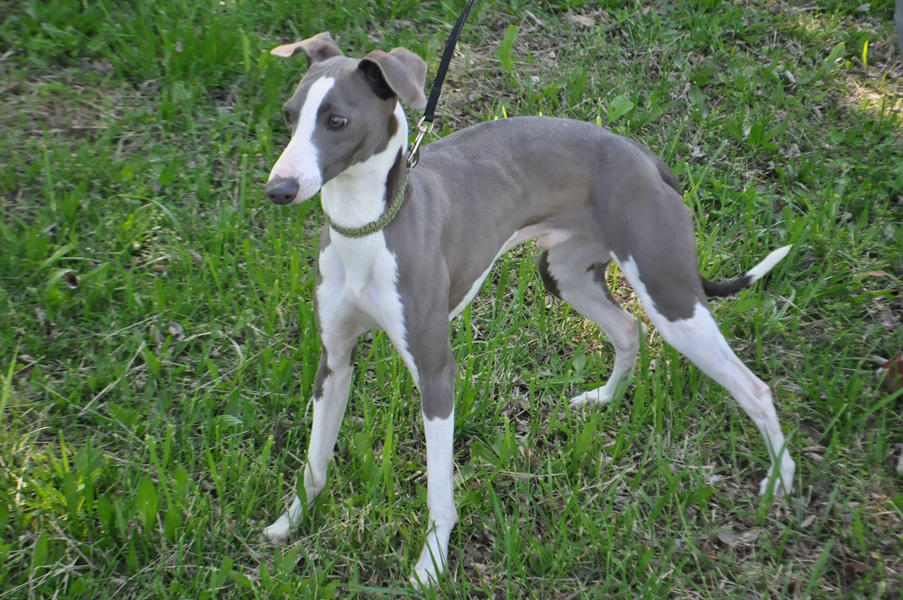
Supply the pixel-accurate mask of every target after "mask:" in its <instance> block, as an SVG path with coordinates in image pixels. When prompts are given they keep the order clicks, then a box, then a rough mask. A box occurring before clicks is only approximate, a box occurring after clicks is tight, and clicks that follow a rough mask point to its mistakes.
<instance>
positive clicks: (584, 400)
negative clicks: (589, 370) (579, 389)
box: [570, 387, 614, 408]
mask: <svg viewBox="0 0 903 600" xmlns="http://www.w3.org/2000/svg"><path fill="white" fill-rule="evenodd" d="M613 399H614V394H613V393H612V392H611V391H610V390H606V389H605V388H604V387H603V388H599V389H597V390H592V391H589V392H583V393H582V394H580V395H579V396H574V397H573V398H571V403H570V406H571V408H579V407H581V406H586V405H589V404H601V405H603V406H604V405H606V404H609V403H611V401H612V400H613Z"/></svg>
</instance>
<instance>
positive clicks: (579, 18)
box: [568, 15, 596, 27]
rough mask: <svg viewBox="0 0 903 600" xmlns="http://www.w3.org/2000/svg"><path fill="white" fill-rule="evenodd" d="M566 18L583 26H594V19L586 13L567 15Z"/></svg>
mask: <svg viewBox="0 0 903 600" xmlns="http://www.w3.org/2000/svg"><path fill="white" fill-rule="evenodd" d="M568 19H570V20H571V21H573V22H574V23H577V24H578V25H583V26H584V27H595V26H596V20H595V19H594V18H592V17H587V16H586V15H568Z"/></svg>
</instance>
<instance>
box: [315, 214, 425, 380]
mask: <svg viewBox="0 0 903 600" xmlns="http://www.w3.org/2000/svg"><path fill="white" fill-rule="evenodd" d="M319 261H320V273H321V277H322V281H321V282H320V285H319V287H318V288H317V306H318V310H319V312H320V320H321V324H322V326H323V329H324V330H326V328H327V324H328V323H337V322H342V321H346V320H349V319H357V320H360V319H361V317H366V320H367V321H369V323H368V325H370V326H371V327H375V328H379V329H382V330H383V331H385V332H386V334H387V335H388V336H389V339H390V340H392V343H393V344H394V345H395V347H396V349H397V350H398V353H399V354H400V355H401V357H402V359H403V360H404V362H405V365H406V366H407V367H408V369H409V370H410V371H411V374H412V376H413V377H414V383H415V384H417V385H418V386H419V385H420V380H419V375H418V371H417V366H416V365H415V364H414V358H413V356H412V355H411V352H410V351H409V350H408V341H407V336H408V334H407V328H406V327H405V321H404V306H403V305H402V303H401V296H400V295H399V293H398V284H397V282H398V261H397V260H396V259H395V255H394V254H392V252H391V251H390V250H389V248H388V246H386V236H385V235H384V234H383V233H382V232H381V231H380V232H378V233H375V234H373V235H368V236H367V237H364V238H359V239H350V238H346V237H344V236H342V235H340V234H338V233H336V232H335V231H332V232H330V240H329V245H328V246H326V248H324V249H323V251H322V252H321V253H320V257H319Z"/></svg>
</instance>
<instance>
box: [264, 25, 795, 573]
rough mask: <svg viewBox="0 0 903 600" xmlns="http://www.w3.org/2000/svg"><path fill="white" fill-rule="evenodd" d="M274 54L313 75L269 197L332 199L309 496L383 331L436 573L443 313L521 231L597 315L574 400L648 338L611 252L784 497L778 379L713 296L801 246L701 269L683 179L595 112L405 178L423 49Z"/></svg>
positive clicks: (553, 280) (446, 482) (442, 559)
mask: <svg viewBox="0 0 903 600" xmlns="http://www.w3.org/2000/svg"><path fill="white" fill-rule="evenodd" d="M272 53H273V54H274V55H276V56H280V57H290V56H292V55H294V54H297V53H304V54H305V55H306V56H307V58H308V62H309V67H308V71H307V73H306V74H305V75H304V77H303V78H302V79H301V82H300V83H299V84H298V87H297V89H296V90H295V93H294V94H293V95H292V97H291V99H289V100H288V101H287V102H286V103H285V113H286V119H287V121H288V122H289V123H290V127H291V139H290V141H289V143H288V145H287V146H286V148H285V149H284V151H283V152H282V154H281V156H280V157H279V159H278V160H277V161H276V163H275V165H274V166H273V169H272V171H271V173H270V175H269V179H268V182H267V185H266V193H267V195H268V196H269V198H270V199H271V200H272V201H273V202H274V203H276V204H279V205H286V204H298V203H301V202H304V201H307V200H309V199H311V198H312V197H313V196H314V195H316V194H317V192H319V193H320V201H321V204H322V208H323V212H324V214H325V216H326V220H327V225H325V226H324V227H323V229H322V232H321V235H320V246H319V254H318V267H317V280H316V289H315V294H314V305H315V309H316V314H317V326H318V331H319V335H320V339H321V341H322V355H321V358H320V364H319V367H318V370H317V375H316V378H315V381H314V391H313V428H312V432H311V437H310V446H309V448H308V454H307V465H306V467H305V468H304V471H303V473H304V475H303V477H304V492H305V495H306V499H305V500H306V502H307V503H308V504H309V503H311V502H312V501H313V500H314V498H315V497H316V496H317V495H318V494H319V493H320V492H321V491H322V490H323V488H324V486H325V484H326V468H327V461H328V460H329V458H330V456H331V454H332V451H333V448H334V446H335V443H336V438H337V435H338V431H339V425H340V423H341V420H342V417H343V414H344V412H345V406H346V404H347V402H348V396H349V392H350V387H351V374H352V361H353V358H352V357H353V354H354V349H355V347H356V344H357V338H358V337H359V336H360V335H361V334H363V333H365V332H367V331H370V330H373V329H382V330H384V331H385V332H386V333H387V335H388V337H389V339H390V340H391V341H392V343H393V345H394V346H395V348H396V350H397V351H398V353H399V354H400V355H401V357H402V359H403V361H404V363H405V365H406V366H407V368H408V369H409V370H410V372H411V375H412V377H413V380H414V383H415V385H416V386H417V388H418V389H419V391H420V395H421V402H422V404H421V407H422V413H423V420H424V432H425V437H426V463H427V504H428V507H429V523H430V526H429V531H428V533H427V537H426V542H425V544H424V547H423V550H422V552H421V554H420V558H419V560H418V561H417V563H416V565H415V567H414V574H413V575H412V577H411V579H412V582H414V583H415V584H422V585H430V584H432V583H433V582H436V581H437V580H438V578H439V576H440V575H441V573H442V572H443V570H444V568H445V566H446V558H447V555H448V541H449V535H450V534H451V531H452V528H453V527H454V525H455V523H456V522H457V520H458V517H457V511H456V508H455V502H454V490H453V484H452V472H453V464H452V462H453V448H452V442H453V434H454V431H453V430H454V382H455V375H456V372H457V367H456V365H455V357H454V355H453V353H452V347H451V343H450V340H449V321H450V320H451V319H453V318H454V317H455V316H456V315H458V314H460V313H461V311H462V310H464V307H465V306H467V304H468V303H469V302H470V301H471V300H472V299H473V297H474V296H475V295H476V293H477V291H478V290H479V289H480V286H481V284H482V283H483V280H484V279H486V276H487V275H488V274H489V271H490V269H491V268H492V265H493V263H494V262H495V261H496V259H498V258H499V257H500V256H501V255H502V254H503V253H504V252H506V251H507V250H508V249H510V248H512V247H514V246H517V245H518V244H522V243H524V242H526V241H528V240H536V243H537V244H538V246H539V247H540V249H542V254H541V256H540V259H539V261H538V262H539V265H538V266H539V272H540V275H541V277H542V281H543V284H544V286H545V288H546V289H547V290H548V291H549V292H550V293H552V294H554V295H555V296H557V297H558V298H560V299H562V300H564V301H565V302H567V303H568V304H570V305H571V306H572V307H573V308H574V309H575V310H576V311H577V312H578V313H580V314H581V315H583V316H585V317H586V318H588V319H590V320H592V321H593V322H595V323H596V324H597V325H598V326H599V327H600V328H601V329H602V331H604V332H605V334H607V336H608V337H609V338H610V340H611V342H612V343H613V345H614V348H615V361H614V367H613V369H612V373H611V377H610V379H609V380H608V381H607V383H606V384H605V385H603V386H602V387H600V388H598V389H595V390H591V391H587V392H585V393H583V394H581V395H579V396H577V397H576V398H574V399H573V400H572V402H571V406H572V407H577V406H580V405H585V404H607V403H609V402H611V401H612V399H614V398H616V397H618V396H620V395H621V394H623V392H624V391H625V388H626V386H627V384H628V383H629V382H630V380H631V376H632V371H633V367H634V363H635V361H636V356H637V352H638V350H639V344H640V340H641V332H640V329H639V326H638V325H637V321H636V319H634V318H633V317H631V316H630V314H629V313H628V312H627V311H625V310H624V309H623V308H622V307H621V306H620V305H618V304H617V302H615V300H614V299H613V298H612V296H611V294H610V292H609V291H608V288H607V286H606V284H605V278H604V275H605V271H606V268H607V265H608V264H609V262H610V261H611V260H614V261H615V262H616V263H617V264H618V265H619V266H620V269H621V272H622V273H623V274H624V276H625V277H626V278H627V280H628V282H629V283H630V285H631V286H632V287H633V289H634V291H635V292H636V294H637V296H638V297H639V298H640V300H641V301H642V303H643V305H644V307H645V310H646V314H647V316H648V318H649V320H650V321H651V322H652V323H653V324H654V325H655V327H656V328H657V330H658V331H659V333H660V334H661V336H662V338H664V339H665V341H667V342H668V343H669V344H671V345H672V346H673V347H675V348H676V349H677V350H679V351H680V352H681V353H683V354H684V355H685V356H687V357H688V358H689V359H690V360H692V361H693V362H694V363H695V364H696V365H697V366H698V367H699V368H700V369H702V370H703V371H704V372H705V373H706V374H707V375H709V376H710V377H711V378H712V379H714V380H715V381H716V382H718V383H720V384H721V385H723V386H724V387H725V388H726V389H727V390H728V391H729V392H730V393H731V394H732V395H733V396H734V398H736V400H737V401H738V402H739V403H740V406H742V407H743V409H744V410H745V411H746V413H747V414H748V415H749V416H750V417H751V418H752V419H753V421H754V422H755V423H756V425H757V426H758V428H759V431H760V432H761V434H762V436H763V438H764V439H765V444H766V447H767V448H768V453H769V457H770V459H771V466H770V468H769V470H768V475H767V476H766V478H765V479H764V480H763V481H762V483H761V486H760V493H762V494H765V493H766V492H767V491H768V489H769V486H770V485H771V486H774V487H773V489H774V491H775V492H776V493H785V492H789V491H790V489H791V486H792V482H793V476H794V472H795V468H796V465H795V463H794V462H793V460H792V459H791V458H790V456H789V453H788V451H787V448H786V445H785V441H784V435H783V433H782V431H781V426H780V424H779V422H778V418H777V414H776V412H775V409H774V406H773V404H772V397H771V391H770V389H769V387H768V386H767V385H766V384H765V383H763V382H762V381H761V380H760V379H759V378H758V377H756V376H755V375H754V374H753V373H752V371H750V370H749V369H748V368H747V367H746V366H745V365H743V363H742V362H740V360H739V359H738V358H737V356H736V355H735V354H734V352H733V351H732V350H731V348H730V347H729V346H728V344H727V342H726V341H725V339H724V336H723V335H722V334H721V331H720V330H719V328H718V325H717V324H716V322H715V320H714V319H713V318H712V315H711V312H710V311H709V307H708V303H707V300H706V298H707V296H711V295H714V296H724V295H728V294H732V293H735V292H737V291H738V290H740V289H742V288H743V287H745V286H748V285H749V284H751V283H753V282H754V281H756V280H758V279H760V278H761V277H762V276H764V275H765V274H766V273H767V272H768V271H769V270H770V269H771V268H773V267H774V266H775V265H776V264H777V263H778V261H780V260H781V259H782V258H784V256H786V254H787V253H788V251H789V249H790V246H786V247H784V248H781V249H779V250H775V251H774V252H772V253H771V254H769V255H768V256H767V257H766V258H765V259H764V260H763V261H761V262H760V263H759V264H758V265H756V266H755V267H753V268H752V269H751V270H750V271H748V272H747V273H746V274H745V275H744V276H742V277H740V278H739V279H736V280H734V281H730V282H723V283H715V282H711V281H709V280H707V279H705V278H704V277H703V276H702V275H701V274H700V271H699V266H698V263H697V257H696V241H695V237H694V231H693V220H692V216H691V213H690V210H689V209H688V207H687V206H686V204H684V202H683V196H682V193H681V191H680V187H679V185H678V182H677V178H676V176H675V175H674V173H673V172H672V171H671V169H670V168H668V166H667V165H666V164H665V163H664V162H663V161H662V160H661V159H660V158H658V157H657V156H656V155H655V154H653V153H652V152H651V151H650V150H648V149H647V148H646V147H645V146H643V145H641V144H640V143H638V142H635V141H633V140H630V139H627V138H624V137H621V136H619V135H615V134H613V133H611V132H610V131H608V130H606V129H604V128H603V127H600V126H598V125H595V124H589V123H583V122H579V121H573V120H567V119H557V118H549V117H518V118H510V119H500V120H496V121H492V122H486V123H482V124H479V125H476V126H474V127H470V128H468V129H464V130H462V131H459V132H457V133H454V134H452V135H449V136H447V137H445V138H443V139H441V140H439V141H436V142H434V143H432V144H429V145H428V146H425V147H424V149H423V150H422V152H421V153H420V157H419V163H418V164H417V166H416V168H413V169H410V170H408V169H407V168H406V150H407V147H408V125H407V119H406V117H405V113H404V110H403V109H402V104H401V103H402V102H403V103H405V104H406V105H408V106H409V107H411V108H414V109H422V108H423V107H424V105H425V101H426V98H425V97H424V93H423V87H424V83H425V77H426V63H425V62H424V61H423V59H421V58H420V57H419V56H417V55H416V54H414V53H412V52H410V51H408V50H406V49H403V48H396V49H394V50H392V51H390V52H388V53H387V52H383V51H380V50H376V51H374V52H371V53H369V54H367V55H366V56H365V57H364V58H362V59H360V60H357V59H353V58H349V57H346V56H344V54H343V53H342V51H341V50H340V49H339V48H338V46H337V45H336V44H335V43H334V42H333V40H332V38H331V37H330V36H329V34H328V33H321V34H319V35H317V36H314V37H312V38H309V39H305V40H302V41H300V42H296V43H293V44H287V45H283V46H279V47H277V48H274V49H273V50H272ZM301 502H302V500H301V499H300V498H298V497H297V496H296V497H295V499H294V501H293V502H292V505H291V507H290V508H289V509H288V511H287V512H286V513H285V514H283V515H282V516H281V517H280V518H279V519H278V520H277V521H276V522H274V523H273V524H272V525H270V526H269V527H267V528H266V529H265V530H264V535H265V537H266V538H268V539H269V540H270V541H272V542H275V543H282V542H284V541H285V540H286V538H287V537H288V535H289V533H290V531H291V528H292V527H293V526H294V525H295V524H296V523H297V522H298V520H299V518H300V516H301V514H302V505H301Z"/></svg>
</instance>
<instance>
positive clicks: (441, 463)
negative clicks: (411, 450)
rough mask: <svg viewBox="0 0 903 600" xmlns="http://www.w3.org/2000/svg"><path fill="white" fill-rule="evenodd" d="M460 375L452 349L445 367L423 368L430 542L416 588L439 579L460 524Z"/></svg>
mask: <svg viewBox="0 0 903 600" xmlns="http://www.w3.org/2000/svg"><path fill="white" fill-rule="evenodd" d="M456 372H457V366H456V365H455V361H454V357H453V356H452V354H451V349H450V348H449V349H448V354H447V356H446V357H445V358H444V359H443V360H442V361H441V368H439V369H438V370H436V371H434V372H432V373H429V372H425V370H424V369H422V368H421V369H420V395H421V398H422V402H423V405H422V408H423V429H424V434H425V437H426V474H427V506H428V507H429V511H430V520H429V531H428V532H427V536H426V543H425V544H424V545H423V550H422V552H421V553H420V559H419V560H418V561H417V564H416V565H415V566H414V574H413V575H412V576H411V582H412V583H414V584H415V585H424V586H428V585H432V584H433V583H434V582H436V581H438V580H439V575H441V574H442V572H443V571H444V570H445V564H446V561H447V557H448V539H449V536H450V535H451V531H452V528H453V527H454V526H455V523H457V522H458V511H457V510H456V509H455V497H454V486H453V483H452V476H453V471H454V448H453V442H454V433H455V410H454V393H455V391H454V390H455V374H456Z"/></svg>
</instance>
